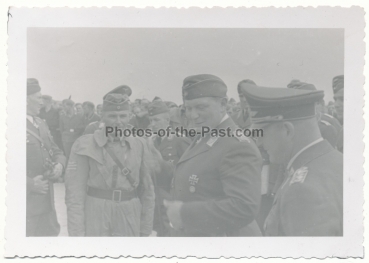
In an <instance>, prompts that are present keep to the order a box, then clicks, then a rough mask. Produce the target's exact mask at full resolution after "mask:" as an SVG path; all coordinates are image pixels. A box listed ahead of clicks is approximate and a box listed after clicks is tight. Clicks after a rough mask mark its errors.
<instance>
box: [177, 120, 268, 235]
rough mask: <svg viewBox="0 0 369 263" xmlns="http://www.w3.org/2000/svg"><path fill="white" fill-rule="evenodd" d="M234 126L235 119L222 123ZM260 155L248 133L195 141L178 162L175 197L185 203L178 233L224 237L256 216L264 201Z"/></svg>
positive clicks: (224, 126)
mask: <svg viewBox="0 0 369 263" xmlns="http://www.w3.org/2000/svg"><path fill="white" fill-rule="evenodd" d="M227 127H230V128H231V129H233V130H234V129H235V128H236V125H235V123H234V122H233V121H232V119H231V118H228V119H226V120H224V121H223V122H222V123H221V124H220V125H218V127H217V128H225V129H226V128H227ZM261 165H262V161H261V156H260V153H259V151H258V149H257V147H256V145H255V143H254V142H253V141H252V140H250V139H248V138H245V137H244V138H237V137H210V136H209V137H204V138H202V139H201V140H200V141H199V140H194V141H193V142H192V143H191V145H190V146H189V148H188V149H187V151H186V152H185V153H184V154H183V155H182V157H181V159H180V160H179V162H178V163H177V166H176V169H175V173H174V180H173V189H172V191H173V197H174V199H175V200H180V201H182V202H184V204H183V206H182V209H181V218H182V221H183V228H184V229H183V231H179V233H177V235H179V236H225V235H234V234H235V232H237V231H238V230H240V229H241V228H243V227H245V226H247V225H248V224H250V223H251V222H253V221H254V219H255V216H256V214H257V211H258V207H259V202H260V190H261V186H260V173H261Z"/></svg>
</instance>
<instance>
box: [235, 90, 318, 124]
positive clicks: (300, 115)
mask: <svg viewBox="0 0 369 263" xmlns="http://www.w3.org/2000/svg"><path fill="white" fill-rule="evenodd" d="M241 92H242V94H243V95H244V96H245V97H246V100H247V101H248V103H249V104H250V109H251V118H252V121H253V123H255V124H261V123H270V122H275V121H293V120H302V119H307V118H311V117H314V116H315V114H316V112H315V103H316V102H318V101H319V100H321V99H322V98H323V97H324V92H323V91H310V90H298V89H287V88H269V87H260V86H255V85H250V84H246V85H243V87H242V89H241Z"/></svg>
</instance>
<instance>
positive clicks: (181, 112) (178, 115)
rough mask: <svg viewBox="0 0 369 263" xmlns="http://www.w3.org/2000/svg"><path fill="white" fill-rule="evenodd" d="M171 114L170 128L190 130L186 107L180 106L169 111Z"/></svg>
mask: <svg viewBox="0 0 369 263" xmlns="http://www.w3.org/2000/svg"><path fill="white" fill-rule="evenodd" d="M169 113H170V126H171V127H172V128H173V129H175V128H177V127H178V128H181V127H183V128H188V127H189V125H190V123H189V120H188V119H187V117H186V110H185V108H184V105H180V106H179V107H177V108H171V109H170V110H169Z"/></svg>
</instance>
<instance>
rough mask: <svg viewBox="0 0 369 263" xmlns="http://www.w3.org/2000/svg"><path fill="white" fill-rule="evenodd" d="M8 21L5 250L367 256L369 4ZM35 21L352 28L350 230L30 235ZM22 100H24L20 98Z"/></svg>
mask: <svg viewBox="0 0 369 263" xmlns="http://www.w3.org/2000/svg"><path fill="white" fill-rule="evenodd" d="M9 12H10V14H11V17H10V18H9V24H8V34H9V39H8V73H9V76H8V97H7V100H8V106H7V113H8V118H7V125H8V130H7V140H8V145H7V147H8V149H7V164H8V167H7V168H8V171H7V172H8V174H7V186H6V190H7V198H6V205H7V214H6V228H5V237H6V245H5V256H6V257H14V256H18V257H25V256H28V257H36V256H57V257H62V256H76V257H81V256H85V257H94V256H98V257H104V256H109V257H119V256H124V257H126V256H131V257H143V256H149V257H150V256H155V257H178V258H185V257H187V256H195V257H199V258H202V257H206V258H220V257H225V258H241V257H263V258H268V257H283V258H286V257H291V258H301V257H303V258H326V257H340V258H346V257H362V256H363V253H364V250H363V240H364V239H363V234H364V228H363V203H364V196H363V185H364V182H363V175H364V169H363V163H364V157H363V152H364V143H363V130H364V119H363V106H364V89H363V85H364V75H363V68H364V55H365V44H364V41H363V39H364V27H365V21H364V10H363V9H362V8H360V7H351V8H340V7H318V8H302V7H299V8H278V9H277V8H273V7H270V8H255V7H253V8H238V9H237V8H213V9H201V8H190V9H176V8H169V9H167V8H159V9H155V8H145V9H135V8H124V7H113V8H74V9H72V8H33V9H32V8H10V10H9ZM29 27H106V28H109V27H129V28H134V27H140V28H164V27H165V28H246V27H247V28H292V27H293V28H343V29H344V30H345V56H344V57H345V70H344V74H345V87H346V88H345V112H344V120H345V123H344V126H345V134H344V152H345V154H344V236H343V237H286V238H284V237H247V238H242V237H227V238H214V237H212V238H118V237H114V238H108V237H99V238H86V237H84V238H76V237H45V238H32V237H26V236H25V226H26V223H25V218H26V214H25V213H26V209H25V205H26V201H25V200H26V190H25V189H26V180H25V176H24V175H25V171H26V167H25V166H26V162H25V152H26V151H25V148H26V136H25V130H26V126H25V125H26V122H25V118H24V116H25V112H26V103H25V101H26V92H25V88H26V85H25V84H26V78H27V73H26V72H27V70H26V65H27V63H26V62H27V60H26V59H27V28H29ZM19 102H23V103H19Z"/></svg>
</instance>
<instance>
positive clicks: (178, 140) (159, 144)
mask: <svg viewBox="0 0 369 263" xmlns="http://www.w3.org/2000/svg"><path fill="white" fill-rule="evenodd" d="M190 144H191V140H190V139H189V138H186V137H177V136H175V135H169V136H168V137H162V138H161V137H159V136H156V137H155V138H154V145H155V148H156V149H157V150H158V151H159V152H160V153H161V156H162V157H163V159H164V160H165V161H168V162H170V163H173V164H177V163H178V161H179V159H180V158H181V156H182V155H183V153H184V152H185V151H186V149H187V148H188V146H189V145H190Z"/></svg>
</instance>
